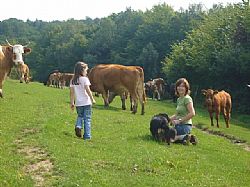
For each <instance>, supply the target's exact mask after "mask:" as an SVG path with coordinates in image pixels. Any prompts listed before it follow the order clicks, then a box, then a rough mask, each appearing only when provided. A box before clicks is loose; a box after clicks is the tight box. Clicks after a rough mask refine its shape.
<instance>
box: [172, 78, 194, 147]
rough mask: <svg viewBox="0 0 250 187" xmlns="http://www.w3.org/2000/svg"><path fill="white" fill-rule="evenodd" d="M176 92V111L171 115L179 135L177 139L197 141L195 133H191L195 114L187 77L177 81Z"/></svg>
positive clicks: (185, 141) (184, 142) (186, 142)
mask: <svg viewBox="0 0 250 187" xmlns="http://www.w3.org/2000/svg"><path fill="white" fill-rule="evenodd" d="M175 92H176V95H177V96H178V99H177V107H176V113H175V114H174V115H173V116H171V117H170V120H171V122H172V124H173V125H174V126H175V129H176V131H177V136H176V138H175V141H181V142H182V143H183V144H188V143H189V142H191V143H192V144H196V143H197V139H196V137H195V136H194V135H190V133H191V130H192V117H193V116H194V115H195V110H194V106H193V99H192V98H191V97H190V95H189V94H190V86H189V83H188V81H187V80H186V79H185V78H180V79H178V80H177V81H176V83H175Z"/></svg>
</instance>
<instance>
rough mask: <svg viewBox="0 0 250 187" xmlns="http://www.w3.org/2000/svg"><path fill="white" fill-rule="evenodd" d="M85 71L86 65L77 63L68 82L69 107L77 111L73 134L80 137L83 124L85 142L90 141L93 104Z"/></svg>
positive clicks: (93, 100)
mask: <svg viewBox="0 0 250 187" xmlns="http://www.w3.org/2000/svg"><path fill="white" fill-rule="evenodd" d="M87 70H88V65H87V64H85V63H84V62H77V63H76V65H75V69H74V76H73V78H72V80H71V81H70V105H71V109H72V110H74V107H76V111H77V120H76V125H75V134H76V136H78V137H80V138H81V137H82V132H81V131H82V128H83V127H82V122H84V135H83V139H85V140H87V139H91V117H92V104H95V99H94V98H93V95H92V92H91V90H90V88H89V86H90V81H89V79H88V77H87Z"/></svg>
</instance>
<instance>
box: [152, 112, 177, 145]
mask: <svg viewBox="0 0 250 187" xmlns="http://www.w3.org/2000/svg"><path fill="white" fill-rule="evenodd" d="M169 122H170V119H169V117H168V115H167V114H166V113H160V114H157V115H154V116H153V117H152V119H151V121H150V132H151V134H152V136H153V138H154V139H155V140H156V141H161V142H166V143H167V144H168V145H170V142H171V140H174V139H175V136H176V134H177V133H176V130H175V128H171V127H170V126H169Z"/></svg>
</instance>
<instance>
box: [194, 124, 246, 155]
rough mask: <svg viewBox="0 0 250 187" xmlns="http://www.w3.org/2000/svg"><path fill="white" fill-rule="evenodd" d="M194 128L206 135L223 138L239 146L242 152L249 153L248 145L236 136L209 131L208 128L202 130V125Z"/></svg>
mask: <svg viewBox="0 0 250 187" xmlns="http://www.w3.org/2000/svg"><path fill="white" fill-rule="evenodd" d="M195 128H198V129H200V130H202V131H203V132H204V133H207V134H212V135H215V136H221V137H224V138H226V139H228V140H230V141H231V142H232V143H233V144H237V145H239V146H241V147H242V148H243V149H244V150H246V151H249V152H250V145H248V144H247V143H246V140H241V139H240V138H238V137H236V136H233V135H230V134H225V133H224V132H221V131H214V130H211V129H208V128H203V127H202V125H200V124H198V125H195Z"/></svg>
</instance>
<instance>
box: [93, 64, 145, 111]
mask: <svg viewBox="0 0 250 187" xmlns="http://www.w3.org/2000/svg"><path fill="white" fill-rule="evenodd" d="M88 77H89V80H90V83H91V86H90V89H91V90H92V91H93V92H98V93H101V94H102V97H103V100H104V105H105V106H109V102H108V92H109V91H110V92H115V93H116V94H118V95H121V94H123V93H124V92H129V94H130V96H131V98H132V101H133V111H132V113H133V114H135V113H136V112H137V107H138V99H139V101H140V104H141V114H142V115H143V114H144V113H145V111H144V104H145V102H146V97H145V90H144V85H143V84H144V72H143V69H142V68H141V67H139V66H123V65H118V64H99V65H96V66H95V67H93V68H92V69H91V70H90V72H89V74H88Z"/></svg>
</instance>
